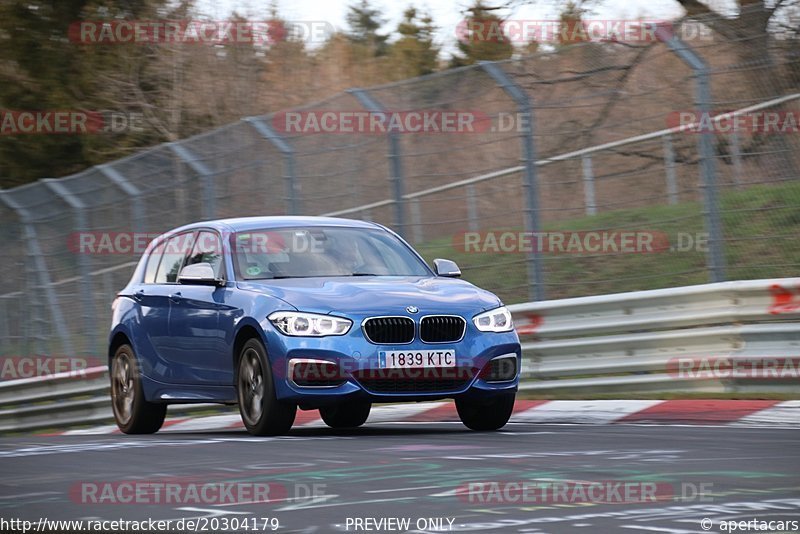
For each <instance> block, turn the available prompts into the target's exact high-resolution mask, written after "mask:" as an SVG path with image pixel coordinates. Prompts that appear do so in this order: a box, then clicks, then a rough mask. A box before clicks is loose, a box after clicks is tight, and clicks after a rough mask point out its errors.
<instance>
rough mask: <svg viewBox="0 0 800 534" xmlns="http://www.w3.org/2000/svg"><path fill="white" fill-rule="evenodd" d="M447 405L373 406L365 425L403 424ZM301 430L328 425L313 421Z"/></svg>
mask: <svg viewBox="0 0 800 534" xmlns="http://www.w3.org/2000/svg"><path fill="white" fill-rule="evenodd" d="M442 404H447V403H446V402H418V403H413V404H411V403H409V404H387V405H385V406H373V407H372V410H370V412H369V418H367V422H366V423H365V424H367V425H369V424H377V423H403V422H404V421H403V419H406V418H409V417H413V416H415V415H417V414H420V413H423V412H427V411H428V410H433V409H434V408H437V407H439V406H441V405H442ZM301 426H302V427H303V428H327V426H328V425H326V424H325V422H324V421H323V420H322V419H315V420H314V421H310V422H308V423H306V424H304V425H301Z"/></svg>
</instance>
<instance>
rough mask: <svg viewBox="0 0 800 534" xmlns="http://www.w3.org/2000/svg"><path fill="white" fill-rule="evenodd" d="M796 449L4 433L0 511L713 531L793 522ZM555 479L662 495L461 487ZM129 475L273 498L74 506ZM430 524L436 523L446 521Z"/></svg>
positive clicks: (519, 427) (393, 431) (518, 435)
mask: <svg viewBox="0 0 800 534" xmlns="http://www.w3.org/2000/svg"><path fill="white" fill-rule="evenodd" d="M799 444H800V430H797V429H782V428H763V427H762V428H753V427H737V426H725V427H723V426H717V427H714V426H647V425H606V426H601V425H541V424H526V423H511V424H509V425H508V426H506V428H505V429H504V430H503V431H501V432H496V433H474V432H470V431H468V430H466V429H465V428H464V427H463V426H461V425H460V424H459V423H408V424H398V423H393V424H380V423H376V424H367V425H366V426H365V427H362V428H360V429H356V430H352V431H333V430H330V429H327V428H296V429H294V430H292V432H291V433H290V434H289V435H288V436H285V437H279V438H256V437H251V436H249V435H248V434H246V433H245V432H243V431H239V430H230V431H220V432H186V433H172V434H162V435H158V434H156V435H153V436H144V437H142V436H124V435H111V436H91V435H90V436H50V437H47V436H27V437H9V438H3V439H0V472H2V480H1V481H0V517H1V518H4V519H10V518H17V519H27V520H31V521H38V520H39V519H41V518H47V519H48V520H56V519H89V518H91V519H108V520H114V519H132V520H144V519H148V518H152V519H172V520H177V519H188V518H202V517H205V518H209V519H210V518H220V519H221V518H227V519H229V520H232V519H234V518H237V519H238V520H239V521H241V520H243V519H245V518H249V519H250V520H252V519H256V518H257V521H258V522H260V521H262V520H261V518H277V519H278V521H279V523H280V527H279V528H278V530H277V532H304V533H309V534H310V533H326V532H441V531H448V530H449V531H454V532H498V533H527V534H533V533H545V532H554V533H555V532H586V533H596V532H668V533H674V534H676V533H677V534H679V533H691V532H720V531H721V530H720V526H719V525H720V521H722V520H736V521H740V520H752V519H759V520H772V521H776V520H795V521H800V450H799V449H798V445H799ZM552 480H559V481H564V480H569V481H622V482H627V483H630V482H631V481H636V482H651V483H657V487H658V492H657V493H658V497H657V498H658V500H657V501H655V502H646V503H642V502H613V503H608V502H603V500H602V499H599V500H597V499H594V500H589V499H587V500H583V499H580V497H579V498H578V499H577V500H575V499H574V496H573V497H570V502H547V503H542V502H530V501H525V500H524V499H523V498H522V497H521V494H520V493H519V492H517V493H516V494H509V495H507V496H506V497H505V498H504V499H501V502H496V501H497V500H498V499H497V497H498V494H497V493H493V494H488V493H482V494H474V495H470V494H469V493H468V492H467V493H464V488H465V487H468V486H466V485H467V484H469V483H477V482H487V481H498V482H500V481H505V482H513V481H516V482H520V481H526V482H535V481H539V482H540V483H543V482H546V481H552ZM131 481H140V482H141V481H147V482H179V483H181V484H191V483H193V482H198V481H200V482H209V481H224V482H226V483H237V484H244V483H248V482H259V483H268V484H270V486H269V487H270V492H271V493H270V500H272V501H273V502H268V503H265V502H260V503H252V502H250V501H248V500H246V499H245V500H242V499H239V500H237V502H233V503H225V502H216V503H214V502H212V503H202V504H199V505H198V504H185V503H167V502H157V503H154V504H148V503H143V502H137V503H130V504H120V503H116V502H115V503H97V504H95V503H86V502H82V501H83V500H85V497H84V496H82V495H81V493H80V489H81V488H85V487H86V486H85V484H86V483H91V484H99V485H96V486H91V487H101V485H102V484H106V486H109V485H113V484H115V483H120V482H131ZM82 484H83V485H82ZM314 485H316V486H314ZM473 487H474V486H473ZM484 487H486V488H488V487H489V486H484ZM500 487H504V488H508V487H509V486H507V485H505V486H500ZM698 492H701V493H702V495H697V493H698ZM313 493H316V495H315V496H314V495H309V494H313ZM481 498H484V499H486V500H492V501H493V502H480V499H481ZM527 498H528V499H530V496H528V497H527ZM562 498H563V496H562ZM470 499H473V502H470ZM514 499H516V501H515V500H514ZM145 500H146V499H145ZM262 500H263V499H262ZM520 500H523V501H524V502H519V501H520ZM623 500H625V499H623ZM476 501H477V502H476ZM356 518H361V519H362V520H363V519H365V518H370V519H374V520H376V521H377V520H380V519H382V518H383V519H385V518H408V519H409V520H410V523H409V524H410V527H409V528H408V529H405V528H400V529H398V528H397V527H395V526H393V527H392V528H391V529H385V528H384V529H382V530H376V529H370V530H366V529H365V528H359V529H356V528H355V523H354V521H355V520H356ZM428 518H441V524H442V528H443V529H444V530H436V528H435V527H436V525H435V524H434V525H433V526H431V523H428V524H427V525H426V524H425V520H426V519H428ZM704 518H708V519H710V520H711V521H712V522H713V523H712V528H711V529H710V530H704V529H703V528H702V527H701V523H700V522H701V520H702V519H704ZM418 520H423V522H421V523H419V524H418V523H417V521H418ZM448 520H452V527H449V526H448V525H449V523H448ZM348 521H349V523H348ZM706 524H708V523H706ZM220 525H221V523H217V527H218V528H217V529H216V531H217V532H223V531H225V530H223V529H222V527H221V526H220ZM229 525H232V523H229ZM363 525H365V526H366V525H367V523H363ZM209 526H210V523H209ZM257 526H258V529H261V527H262V526H263V525H261V524H258V525H257ZM370 526H373V527H374V524H370ZM417 526H420V527H421V528H417ZM228 531H230V530H228ZM239 531H240V532H244V530H242V529H239ZM248 531H249V532H252V529H250V530H248ZM266 531H267V532H271V530H270V529H269V527H267V529H266ZM739 531H741V530H739ZM751 531H752V530H751ZM787 531H792V530H790V529H789V530H787Z"/></svg>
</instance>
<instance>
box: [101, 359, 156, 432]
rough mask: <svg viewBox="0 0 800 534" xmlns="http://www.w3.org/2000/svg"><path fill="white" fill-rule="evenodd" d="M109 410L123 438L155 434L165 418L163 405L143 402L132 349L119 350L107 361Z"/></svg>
mask: <svg viewBox="0 0 800 534" xmlns="http://www.w3.org/2000/svg"><path fill="white" fill-rule="evenodd" d="M111 408H112V410H113V411H114V419H115V420H116V422H117V426H118V427H119V429H120V430H121V431H122V432H124V433H125V434H152V433H154V432H158V429H159V428H161V425H163V424H164V417H166V415H167V405H166V404H162V403H154V402H148V401H147V400H145V398H144V390H143V388H142V379H141V375H140V373H139V366H138V364H137V361H136V356H135V355H134V353H133V348H131V346H130V345H122V346H120V347H119V348H118V349H117V350H116V352H115V353H114V357H113V358H112V360H111Z"/></svg>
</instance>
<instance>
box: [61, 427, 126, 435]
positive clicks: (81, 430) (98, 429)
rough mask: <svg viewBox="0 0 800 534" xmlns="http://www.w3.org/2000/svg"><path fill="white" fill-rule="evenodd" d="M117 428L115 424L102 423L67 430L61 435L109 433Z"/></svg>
mask: <svg viewBox="0 0 800 534" xmlns="http://www.w3.org/2000/svg"><path fill="white" fill-rule="evenodd" d="M115 430H117V425H102V426H95V427H92V428H79V429H76V430H67V431H66V432H64V433H62V434H61V435H62V436H90V435H93V434H111V433H112V432H114V431H115Z"/></svg>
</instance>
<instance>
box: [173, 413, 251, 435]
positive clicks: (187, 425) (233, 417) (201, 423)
mask: <svg viewBox="0 0 800 534" xmlns="http://www.w3.org/2000/svg"><path fill="white" fill-rule="evenodd" d="M239 420H241V417H240V416H239V414H225V415H210V416H207V417H198V418H197V419H191V420H189V421H183V422H181V423H176V424H174V425H172V426H170V427H168V428H165V429H164V432H165V433H169V432H187V431H193V430H225V429H226V428H228V427H230V426H231V425H232V424H233V423H235V422H236V421H239Z"/></svg>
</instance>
